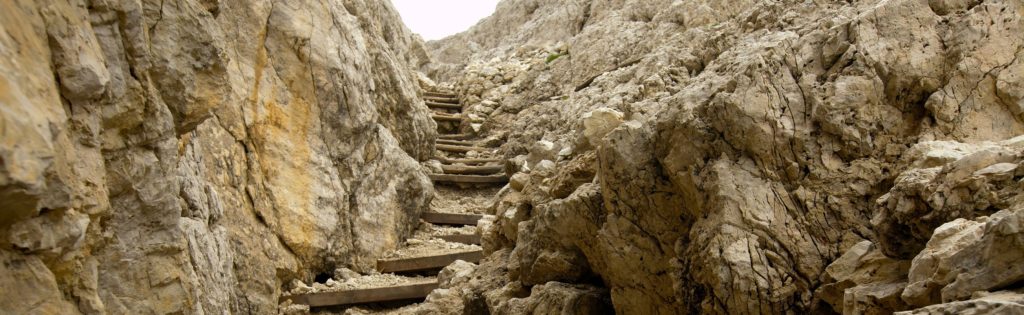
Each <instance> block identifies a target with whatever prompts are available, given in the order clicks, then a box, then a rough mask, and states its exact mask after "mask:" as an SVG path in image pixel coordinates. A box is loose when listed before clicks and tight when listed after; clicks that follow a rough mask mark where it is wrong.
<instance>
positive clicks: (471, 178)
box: [430, 174, 508, 184]
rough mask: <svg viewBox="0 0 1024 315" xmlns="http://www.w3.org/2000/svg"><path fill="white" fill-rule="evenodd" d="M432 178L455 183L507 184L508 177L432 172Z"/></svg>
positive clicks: (435, 180)
mask: <svg viewBox="0 0 1024 315" xmlns="http://www.w3.org/2000/svg"><path fill="white" fill-rule="evenodd" d="M430 180H432V181H434V182H442V183H455V184H505V183H508V177H507V176H505V175H504V174H501V175H458V174H430Z"/></svg>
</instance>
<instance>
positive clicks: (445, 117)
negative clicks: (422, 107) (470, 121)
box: [430, 113, 462, 122]
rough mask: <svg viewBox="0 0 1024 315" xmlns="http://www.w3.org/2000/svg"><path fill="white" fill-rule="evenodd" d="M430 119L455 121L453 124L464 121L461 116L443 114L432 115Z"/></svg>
mask: <svg viewBox="0 0 1024 315" xmlns="http://www.w3.org/2000/svg"><path fill="white" fill-rule="evenodd" d="M430 118H433V119H434V120H436V121H453V122H461V121H462V116H461V115H442V114H436V113H435V114H433V115H430Z"/></svg>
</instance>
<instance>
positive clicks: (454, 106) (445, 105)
mask: <svg viewBox="0 0 1024 315" xmlns="http://www.w3.org/2000/svg"><path fill="white" fill-rule="evenodd" d="M426 103H427V107H430V108H439V109H457V110H462V105H459V104H448V103H438V102H431V101H427V102H426Z"/></svg>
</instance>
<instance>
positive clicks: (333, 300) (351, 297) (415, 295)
mask: <svg viewBox="0 0 1024 315" xmlns="http://www.w3.org/2000/svg"><path fill="white" fill-rule="evenodd" d="M481 256H482V253H481ZM437 286H438V283H437V279H436V278H432V279H426V280H423V281H417V282H411V283H404V284H400V285H395V286H388V287H379V288H366V289H349V290H341V291H332V292H317V293H307V294H297V295H291V296H282V297H281V299H280V301H281V302H284V301H285V300H291V301H292V303H294V304H304V305H309V306H310V307H322V306H335V305H352V304H366V303H378V302H388V301H400V300H411V299H423V298H426V297H427V295H428V294H430V292H431V291H434V289H437Z"/></svg>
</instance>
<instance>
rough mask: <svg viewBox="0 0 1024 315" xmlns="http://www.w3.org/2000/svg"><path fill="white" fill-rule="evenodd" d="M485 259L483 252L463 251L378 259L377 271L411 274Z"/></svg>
mask: <svg viewBox="0 0 1024 315" xmlns="http://www.w3.org/2000/svg"><path fill="white" fill-rule="evenodd" d="M483 258H484V252H483V250H472V251H462V252H456V253H445V254H437V255H431V256H420V257H408V258H394V259H378V260H377V271H380V272H385V273H386V272H393V273H395V272H409V271H422V270H435V269H441V268H444V267H445V266H448V265H450V264H451V263H453V262H455V261H456V260H464V261H468V262H471V263H477V262H480V259H483Z"/></svg>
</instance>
